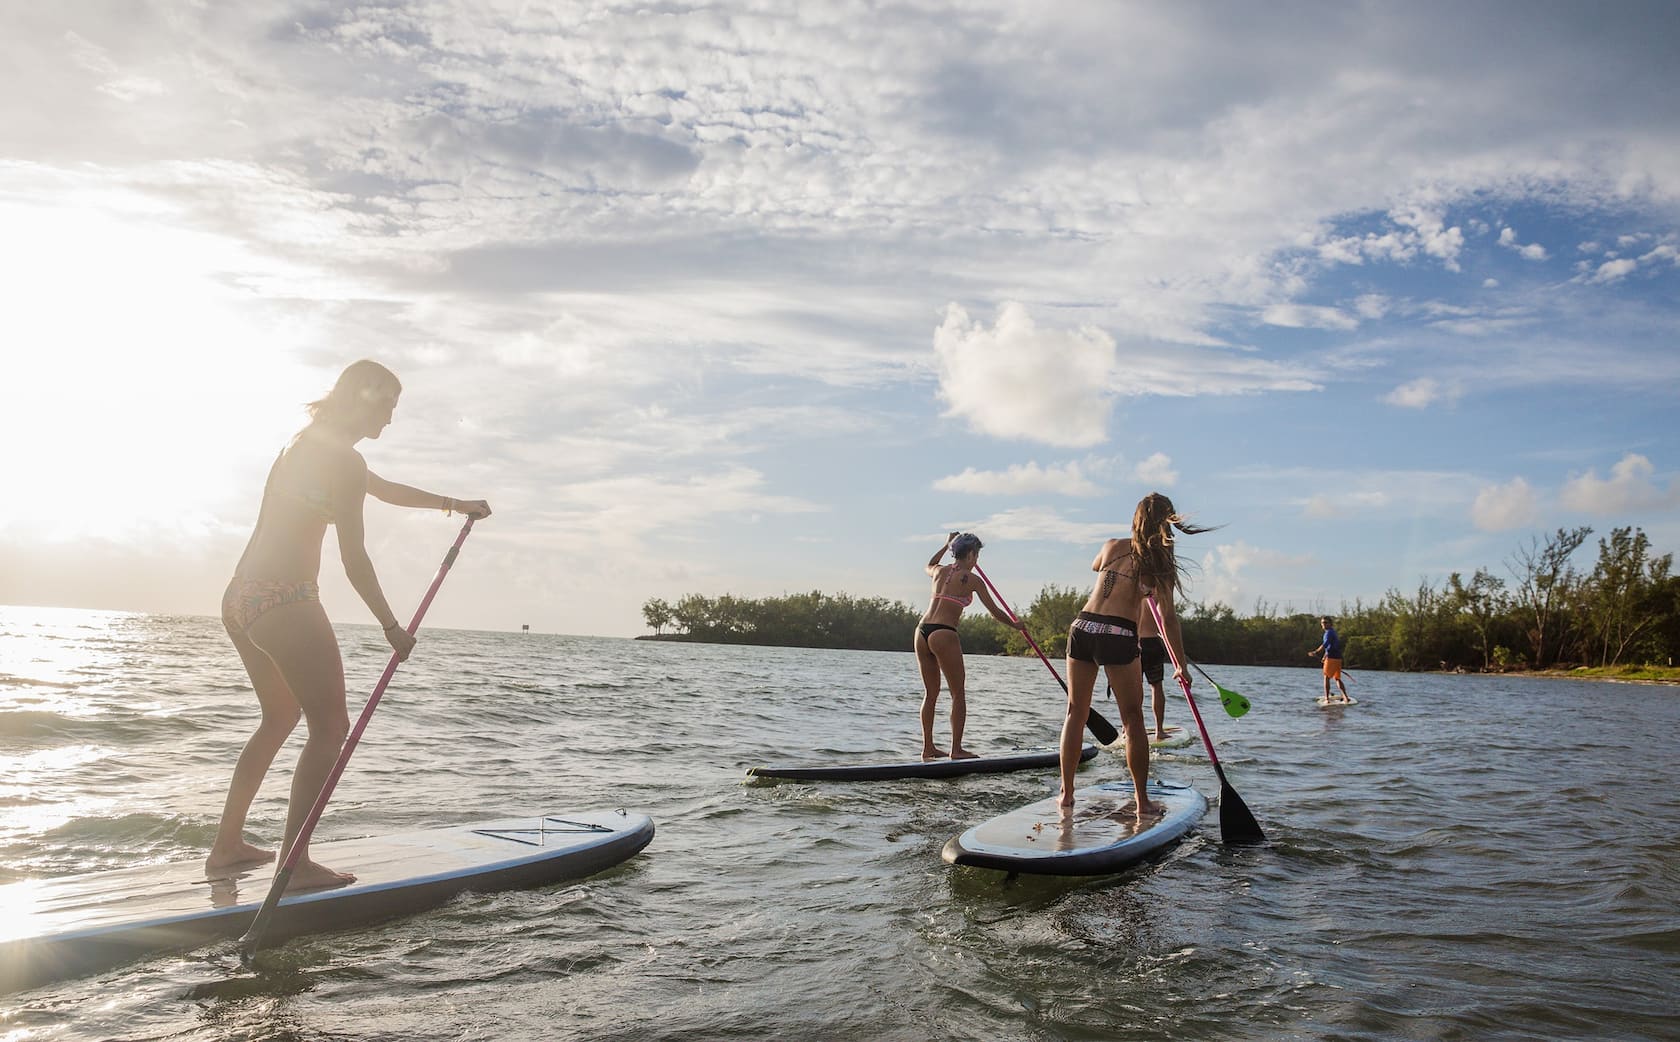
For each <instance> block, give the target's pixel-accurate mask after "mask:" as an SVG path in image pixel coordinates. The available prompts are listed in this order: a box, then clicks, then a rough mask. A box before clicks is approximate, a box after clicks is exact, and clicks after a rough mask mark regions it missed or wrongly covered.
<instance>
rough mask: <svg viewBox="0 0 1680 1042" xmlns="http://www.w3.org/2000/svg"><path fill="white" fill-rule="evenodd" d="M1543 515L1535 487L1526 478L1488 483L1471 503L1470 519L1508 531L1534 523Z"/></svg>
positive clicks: (1491, 528)
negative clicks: (1540, 513)
mask: <svg viewBox="0 0 1680 1042" xmlns="http://www.w3.org/2000/svg"><path fill="white" fill-rule="evenodd" d="M1538 516H1539V510H1538V503H1537V502H1536V500H1535V496H1534V490H1533V489H1531V488H1529V486H1528V482H1526V481H1524V480H1523V479H1522V478H1512V479H1511V480H1510V481H1508V482H1506V483H1505V484H1503V485H1484V486H1483V487H1482V490H1481V491H1480V492H1478V493H1476V501H1475V502H1474V503H1472V504H1471V506H1470V520H1471V521H1472V522H1474V523H1475V525H1476V527H1477V528H1479V529H1481V530H1482V531H1484V532H1507V531H1510V530H1511V529H1513V528H1521V527H1523V526H1524V525H1528V524H1532V523H1533V522H1534V520H1535V518H1536V517H1538Z"/></svg>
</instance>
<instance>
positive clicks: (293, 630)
mask: <svg viewBox="0 0 1680 1042" xmlns="http://www.w3.org/2000/svg"><path fill="white" fill-rule="evenodd" d="M246 632H247V633H248V634H249V636H250V638H251V642H252V643H254V644H255V645H256V646H257V647H258V648H260V649H262V650H263V651H264V652H265V653H266V654H267V655H268V657H269V658H271V659H273V660H274V664H275V666H276V667H277V668H278V669H279V670H280V675H281V676H282V677H284V678H285V681H286V687H287V688H288V689H290V690H291V692H292V696H293V697H294V698H296V699H297V702H298V705H299V706H300V707H301V708H302V709H303V716H304V719H305V720H306V721H307V722H308V725H309V738H308V740H307V741H306V742H304V745H303V752H302V753H300V754H299V755H298V762H297V769H296V770H295V771H293V773H292V792H291V801H290V803H288V804H287V807H286V841H285V843H284V845H283V846H282V847H281V857H282V858H285V857H289V856H290V853H291V851H290V847H291V845H292V843H293V841H294V840H296V839H297V836H298V833H299V832H300V831H301V830H302V828H303V823H304V820H305V819H307V818H308V817H309V811H310V809H311V808H312V807H314V805H315V800H316V799H317V798H318V797H319V796H320V794H321V787H322V786H323V785H325V784H326V780H327V776H328V775H329V774H331V773H332V768H333V764H335V763H336V762H337V761H338V755H339V753H340V751H342V750H343V748H344V739H345V736H346V735H347V734H349V732H350V719H349V716H348V714H347V713H346V711H345V706H344V665H343V662H342V660H341V659H340V658H339V654H338V640H337V638H336V637H335V636H334V635H333V631H332V624H331V623H330V622H328V621H327V613H326V612H325V611H324V610H323V609H322V608H321V605H320V603H319V602H318V601H297V602H294V603H291V604H284V605H281V606H280V607H277V608H273V609H270V610H269V611H268V612H266V613H265V614H264V615H263V616H262V617H261V618H259V619H257V620H256V621H255V622H253V623H251V625H250V627H249V629H248V630H247V631H246ZM355 878H356V877H355V876H354V875H351V874H350V873H348V872H335V871H333V870H332V869H330V868H327V867H326V866H325V865H319V864H316V863H315V862H314V861H312V860H310V857H309V850H308V843H307V841H306V842H305V843H304V849H303V850H302V851H301V852H300V853H299V855H298V860H297V863H296V867H294V868H293V870H292V879H291V885H290V887H289V889H294V890H303V889H308V888H312V887H323V886H342V885H344V884H345V883H349V882H352V881H354V880H355Z"/></svg>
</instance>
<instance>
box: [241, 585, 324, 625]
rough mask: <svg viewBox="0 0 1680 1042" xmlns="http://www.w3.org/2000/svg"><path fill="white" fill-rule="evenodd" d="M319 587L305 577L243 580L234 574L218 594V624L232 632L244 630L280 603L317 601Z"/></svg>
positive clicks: (319, 597) (319, 591)
mask: <svg viewBox="0 0 1680 1042" xmlns="http://www.w3.org/2000/svg"><path fill="white" fill-rule="evenodd" d="M320 599H321V587H320V585H319V584H317V583H315V582H313V581H311V580H308V579H305V580H304V581H302V582H288V581H286V580H283V579H244V578H241V577H239V576H237V575H236V576H234V577H233V581H232V582H230V583H228V588H227V592H226V593H224V594H222V625H223V626H226V627H227V631H228V632H229V633H232V634H240V633H244V632H245V631H246V630H247V629H249V628H250V626H251V623H253V622H256V621H257V619H259V618H261V617H262V615H263V614H264V613H266V612H268V611H270V610H272V609H274V608H278V607H280V606H281V605H282V604H296V603H297V602H299V601H319V600H320Z"/></svg>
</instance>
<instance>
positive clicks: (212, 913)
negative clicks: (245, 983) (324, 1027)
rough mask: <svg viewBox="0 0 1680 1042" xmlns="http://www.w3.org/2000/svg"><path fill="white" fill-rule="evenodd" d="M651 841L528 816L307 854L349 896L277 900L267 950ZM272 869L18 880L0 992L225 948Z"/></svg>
mask: <svg viewBox="0 0 1680 1042" xmlns="http://www.w3.org/2000/svg"><path fill="white" fill-rule="evenodd" d="M652 838H653V822H652V821H651V820H650V819H648V818H647V817H646V816H645V815H641V814H628V813H626V812H624V811H583V812H577V813H568V814H564V815H547V816H538V815H532V816H530V817H523V818H503V819H498V820H495V821H485V822H476V823H473V824H469V825H458V826H455V827H453V828H444V829H432V830H428V831H424V832H408V833H402V834H398V835H392V836H370V837H367V838H364V839H346V840H333V841H328V842H317V843H313V844H311V848H312V849H311V855H312V856H313V857H314V858H315V859H316V860H317V861H319V862H320V863H321V864H325V865H331V866H332V867H334V868H337V869H340V870H342V871H346V872H353V873H355V875H356V881H355V882H354V883H351V884H350V885H349V886H343V887H336V888H333V889H327V890H310V891H304V892H300V893H295V894H289V895H287V896H286V897H284V898H282V899H281V901H280V905H279V908H278V909H277V910H276V911H275V914H274V919H273V925H272V927H271V929H270V931H269V934H268V936H269V938H271V939H272V940H275V941H279V940H283V939H285V938H287V937H295V936H298V935H300V934H306V933H314V932H317V931H321V930H334V929H340V928H343V927H346V926H351V925H355V924H357V923H363V922H370V921H374V920H378V919H385V918H390V917H393V916H398V915H405V914H408V913H411V912H415V911H419V910H421V909H424V908H427V907H430V906H433V905H436V904H439V903H441V902H443V901H445V900H447V899H448V898H450V897H451V896H453V895H455V894H457V893H460V892H461V891H463V890H479V891H485V890H505V889H511V888H516V887H534V886H543V885H546V884H548V883H553V882H558V881H560V880H562V879H575V878H579V877H581V876H587V875H592V874H594V873H596V872H599V871H601V870H602V869H605V868H609V867H611V866H612V865H616V864H618V863H619V862H620V861H623V860H624V859H626V858H628V857H630V856H631V855H633V854H635V853H636V852H637V851H639V850H641V849H642V848H643V847H645V846H647V844H648V842H649V841H650V840H651V839H652ZM273 876H274V866H273V865H272V864H264V865H256V866H253V867H252V868H250V869H248V870H246V871H243V872H236V873H231V874H229V875H227V876H225V877H223V878H218V879H213V880H210V879H206V878H205V875H204V863H203V862H202V861H188V862H171V863H168V864H159V865H142V866H138V867H135V868H122V869H117V870H115V871H110V872H92V873H88V874H85V875H74V876H61V877H58V878H52V879H29V880H23V881H21V882H17V883H9V884H6V885H4V886H0V909H5V910H6V912H7V915H6V916H5V917H4V918H3V919H0V994H4V993H7V992H11V991H16V990H18V989H21V988H28V987H33V986H35V985H37V984H42V983H46V982H48V981H52V980H58V979H63V978H65V977H73V976H78V975H80V974H85V973H91V972H95V971H97V970H100V969H104V968H106V967H110V966H116V965H120V964H121V963H124V962H127V961H130V960H132V959H136V958H139V957H141V956H144V955H147V954H151V953H156V952H164V951H180V950H184V949H187V948H192V947H195V946H197V945H200V944H204V943H206V942H208V941H212V940H216V939H218V938H226V937H237V936H239V935H240V934H242V933H244V932H245V930H246V928H247V927H249V926H250V925H251V921H252V920H253V919H254V918H255V917H256V913H257V909H258V907H260V906H261V904H262V901H263V899H264V898H265V897H266V896H267V895H268V888H269V884H270V883H271V882H272V880H273Z"/></svg>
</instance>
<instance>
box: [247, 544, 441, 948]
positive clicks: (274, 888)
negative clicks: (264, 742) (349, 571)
mask: <svg viewBox="0 0 1680 1042" xmlns="http://www.w3.org/2000/svg"><path fill="white" fill-rule="evenodd" d="M473 520H474V519H473V518H470V517H469V518H467V523H466V524H464V525H462V526H461V534H460V535H458V536H456V537H455V544H454V545H453V546H451V547H450V548H449V552H448V553H447V554H444V556H443V564H441V565H439V566H438V570H437V575H435V576H433V577H432V585H431V587H430V588H429V589H428V590H427V591H426V596H424V597H422V598H421V599H420V607H419V608H418V609H416V610H415V612H414V618H413V620H411V621H410V622H409V624H408V635H409V636H411V637H412V636H413V635H414V634H415V633H416V632H418V631H419V629H420V620H421V619H423V618H425V617H426V609H427V608H430V607H431V606H432V598H433V597H436V596H437V592H438V587H440V586H442V585H443V579H444V576H446V575H448V574H449V569H450V568H451V567H452V566H453V565H454V564H455V558H456V556H457V555H459V554H460V552H461V544H462V543H464V542H466V541H467V534H468V533H470V532H471V531H472V527H473ZM401 662H402V659H400V658H398V657H397V653H396V652H395V651H393V652H391V660H390V661H389V662H387V663H385V672H384V673H383V674H382V675H381V676H380V678H379V683H378V684H375V685H374V688H373V694H371V695H369V696H368V700H367V705H365V706H363V707H362V715H361V716H360V717H359V718H358V719H357V720H356V726H355V727H354V728H352V729H351V731H350V736H349V737H348V738H346V739H345V740H344V748H343V749H341V750H340V751H339V754H338V762H337V763H335V764H333V769H332V773H330V774H328V775H327V780H326V781H325V782H323V783H322V785H321V792H320V795H318V796H316V797H315V805H314V806H313V807H311V808H309V817H307V818H305V819H304V820H303V827H301V828H299V829H298V834H297V836H296V837H294V838H293V839H292V847H291V850H290V851H289V852H288V853H287V855H286V860H285V861H284V863H282V864H281V866H280V870H279V871H278V872H276V873H274V882H273V883H272V884H270V886H269V888H268V896H267V897H265V898H264V899H263V903H262V907H261V908H259V909H257V917H256V918H255V919H253V920H252V921H251V928H250V929H249V930H247V931H245V936H244V937H241V938H240V939H239V950H240V954H241V956H242V957H243V958H245V959H247V960H248V959H249V958H250V957H251V955H252V953H253V952H255V951H256V950H257V949H258V948H260V947H261V946H262V942H263V937H264V935H265V934H267V932H268V926H269V922H270V920H272V919H273V917H274V910H275V908H277V907H279V905H280V898H281V896H282V895H284V894H285V892H286V885H287V884H288V883H290V882H291V880H292V871H293V870H294V869H295V868H297V864H298V860H299V858H300V856H301V855H302V853H303V851H304V850H305V849H306V848H307V847H308V845H309V837H310V835H311V834H312V833H313V832H314V831H315V825H316V823H317V822H319V821H320V820H321V815H322V813H324V812H325V811H326V809H327V801H328V800H330V799H331V798H332V793H333V788H334V786H336V785H337V784H338V779H339V776H340V775H342V774H343V773H344V767H345V765H346V764H348V763H349V762H350V754H351V753H353V752H355V751H356V743H357V742H358V741H360V740H361V737H362V732H363V731H365V730H367V725H368V721H369V720H371V719H373V711H374V709H375V708H376V707H378V705H379V699H380V698H381V697H383V696H384V694H385V686H386V685H387V684H389V683H390V682H391V677H392V676H393V675H394V674H395V673H396V672H397V666H398V665H399V664H401Z"/></svg>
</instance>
